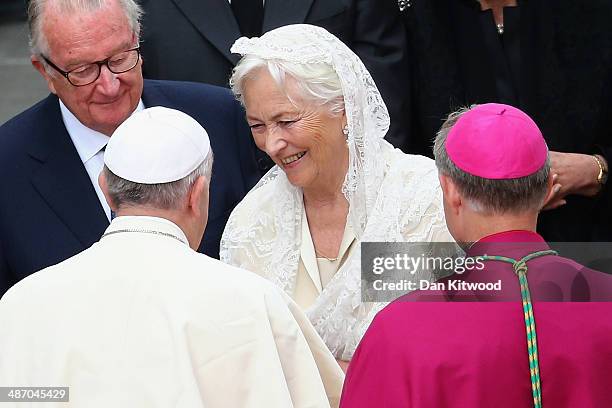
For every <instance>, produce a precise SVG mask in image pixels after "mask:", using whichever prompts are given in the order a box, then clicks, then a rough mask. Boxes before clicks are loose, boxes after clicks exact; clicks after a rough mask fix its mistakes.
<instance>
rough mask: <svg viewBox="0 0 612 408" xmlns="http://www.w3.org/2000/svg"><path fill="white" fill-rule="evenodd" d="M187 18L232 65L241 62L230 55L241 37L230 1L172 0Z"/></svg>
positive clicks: (236, 57) (237, 57)
mask: <svg viewBox="0 0 612 408" xmlns="http://www.w3.org/2000/svg"><path fill="white" fill-rule="evenodd" d="M172 1H174V3H175V4H176V6H177V7H178V8H179V9H180V10H181V11H182V12H183V13H184V14H185V17H186V18H187V19H188V20H189V21H190V22H191V24H193V25H194V26H195V27H196V28H197V29H198V31H199V32H200V33H201V34H202V35H203V36H204V37H205V38H206V39H207V40H208V41H210V42H211V43H212V44H213V45H214V46H215V48H217V49H218V50H219V51H220V52H221V53H222V54H223V55H224V56H225V57H226V58H227V59H228V60H229V61H230V62H232V64H236V63H237V62H238V60H239V58H240V57H239V56H238V55H234V54H232V53H230V47H231V46H232V44H233V43H234V41H235V40H236V39H237V38H238V37H240V29H239V28H238V23H236V19H235V18H234V14H233V13H232V9H231V8H230V5H229V2H228V0H209V1H208V2H203V1H197V0H172Z"/></svg>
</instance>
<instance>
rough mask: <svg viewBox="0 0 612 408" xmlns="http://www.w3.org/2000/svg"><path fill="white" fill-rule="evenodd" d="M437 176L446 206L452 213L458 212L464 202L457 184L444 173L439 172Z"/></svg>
mask: <svg viewBox="0 0 612 408" xmlns="http://www.w3.org/2000/svg"><path fill="white" fill-rule="evenodd" d="M438 178H439V179H440V187H442V195H443V197H444V202H445V203H446V206H447V207H448V209H449V210H451V211H452V212H453V213H455V214H458V213H459V210H460V208H461V207H462V206H463V204H464V203H463V198H462V197H461V193H460V192H459V189H458V188H457V185H456V184H455V183H454V182H453V180H451V178H450V177H448V176H447V175H445V174H442V173H439V174H438Z"/></svg>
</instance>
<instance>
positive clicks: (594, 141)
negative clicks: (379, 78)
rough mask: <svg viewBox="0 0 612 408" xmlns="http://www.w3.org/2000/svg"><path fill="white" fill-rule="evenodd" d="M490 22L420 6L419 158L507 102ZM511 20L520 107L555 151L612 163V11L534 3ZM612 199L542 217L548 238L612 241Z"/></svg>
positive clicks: (446, 0)
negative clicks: (442, 132) (439, 138)
mask: <svg viewBox="0 0 612 408" xmlns="http://www.w3.org/2000/svg"><path fill="white" fill-rule="evenodd" d="M481 15H482V12H481V11H480V6H479V5H478V2H475V1H471V0H429V1H415V2H413V5H412V7H409V8H407V9H406V10H405V11H404V17H405V22H406V27H407V32H408V38H409V41H408V42H409V46H410V49H411V52H412V55H413V57H414V58H413V59H412V60H411V65H412V68H411V72H412V74H413V78H412V81H411V83H412V86H413V89H412V95H413V98H414V99H413V103H412V108H413V114H412V119H413V120H412V132H411V135H412V136H414V137H411V142H412V150H414V151H419V152H421V153H425V154H428V155H431V154H432V150H431V146H432V145H433V143H432V140H433V138H434V137H435V134H436V132H437V130H438V129H439V128H440V125H441V124H442V122H443V120H444V118H445V117H446V116H447V115H448V114H449V113H450V112H452V111H454V110H456V109H457V108H459V107H461V106H469V105H471V104H474V103H487V102H501V101H500V96H499V95H498V93H497V88H496V78H495V75H494V72H495V66H496V65H495V64H496V62H497V61H499V58H496V56H497V55H496V54H493V55H492V54H491V53H490V52H489V50H488V49H487V46H486V44H485V40H486V39H487V35H489V36H490V35H493V36H497V34H496V33H493V32H486V31H485V30H484V29H483V26H482V24H480V21H479V20H480V17H481ZM505 16H506V17H505V18H504V19H505V22H506V24H510V23H513V22H514V23H515V24H516V27H518V30H515V31H514V34H512V33H508V32H506V33H505V34H504V36H506V37H504V40H506V39H508V40H509V38H507V35H509V34H510V35H516V36H518V37H519V38H518V39H517V43H518V44H519V47H518V50H517V51H518V55H519V56H520V59H519V60H520V64H519V67H518V72H513V74H514V76H515V78H516V79H517V81H516V84H517V87H518V93H519V100H518V102H517V103H515V105H516V106H517V107H518V108H520V109H522V110H523V111H525V112H526V113H528V114H529V116H531V117H532V118H533V119H534V120H535V122H536V123H537V124H538V126H539V127H540V129H541V130H542V133H543V135H544V138H545V139H546V142H547V144H548V147H549V148H550V149H551V150H556V151H560V152H571V153H585V154H593V153H602V154H603V155H604V156H605V157H606V159H607V160H608V162H609V163H612V143H611V142H610V140H611V135H612V131H611V129H612V74H611V72H612V31H610V29H609V20H610V17H611V16H612V3H610V2H609V1H608V0H593V1H589V2H572V1H569V0H563V1H552V2H551V1H546V0H524V1H519V7H518V9H514V8H510V9H507V10H506V12H505ZM510 17H513V18H512V19H511V18H510ZM493 30H494V28H493V19H492V17H491V31H493ZM495 40H497V38H495ZM505 44H507V43H505ZM610 190H611V189H610V183H608V186H607V187H606V188H605V189H604V191H603V193H602V194H601V195H599V196H598V197H595V198H587V197H582V196H569V197H568V200H567V201H568V203H567V205H565V206H563V207H560V208H558V209H555V210H551V211H544V212H542V213H541V216H540V222H539V232H540V233H541V234H542V235H543V236H544V237H545V238H546V239H547V240H548V241H611V240H612V225H611V223H610V214H611V211H610V203H611V199H612V194H611V191H610Z"/></svg>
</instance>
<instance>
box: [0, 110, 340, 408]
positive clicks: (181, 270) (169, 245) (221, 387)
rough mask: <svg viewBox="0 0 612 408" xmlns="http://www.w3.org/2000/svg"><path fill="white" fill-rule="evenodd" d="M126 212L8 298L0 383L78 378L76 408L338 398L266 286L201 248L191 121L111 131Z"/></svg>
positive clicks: (204, 156) (107, 184) (320, 359)
mask: <svg viewBox="0 0 612 408" xmlns="http://www.w3.org/2000/svg"><path fill="white" fill-rule="evenodd" d="M104 163H105V167H104V170H103V172H102V174H101V176H100V186H101V187H102V190H103V192H104V195H105V197H106V198H107V200H108V203H109V205H110V207H111V208H112V209H113V211H114V212H115V213H116V214H117V217H116V218H114V219H113V220H112V222H111V225H110V226H109V227H108V228H107V229H106V231H105V232H104V234H103V235H102V238H101V239H100V240H99V241H98V242H96V243H95V244H94V245H93V246H92V247H91V248H89V249H87V250H85V251H83V252H82V253H80V254H78V255H76V256H74V257H72V258H70V259H68V260H66V261H64V262H61V263H60V264H58V265H55V266H52V267H50V268H48V269H45V270H43V271H40V272H38V273H35V274H33V275H31V276H29V277H28V278H26V279H24V280H22V281H21V282H19V283H18V284H17V285H15V286H14V287H13V288H12V289H11V290H9V291H8V292H7V293H6V294H5V295H4V296H3V297H2V300H0V325H1V327H2V331H1V333H0V350H2V358H1V359H0V378H2V385H3V386H20V387H23V386H41V385H45V386H65V387H70V390H69V391H70V398H69V400H70V405H71V406H74V407H88V408H90V407H109V406H117V407H126V408H127V407H145V406H148V407H151V406H159V407H171V406H172V407H176V406H179V407H190V408H193V407H219V408H221V407H223V408H225V407H279V408H281V407H282V408H286V407H294V406H296V407H303V406H309V407H310V406H312V407H315V406H316V407H329V406H330V403H331V405H332V406H337V403H338V396H339V394H340V390H341V387H342V379H343V374H342V371H341V370H340V368H339V367H338V365H337V363H336V361H335V360H334V358H333V356H332V355H331V354H330V353H329V351H328V350H327V349H326V347H325V345H324V344H323V342H322V340H321V339H320V338H319V336H318V335H317V334H316V332H315V331H314V329H313V327H312V326H311V325H310V323H309V322H308V319H307V318H306V317H305V316H304V315H303V313H302V312H301V311H300V310H299V308H298V307H297V306H296V305H295V304H294V303H293V302H292V301H291V300H290V299H289V298H288V297H287V296H286V295H284V296H283V294H282V293H280V291H278V290H277V288H275V287H274V286H273V285H272V284H271V283H269V282H267V281H266V280H265V279H262V278H260V277H259V276H255V275H254V274H252V273H250V272H247V271H242V270H239V269H238V268H234V267H231V266H229V265H226V264H224V263H222V262H220V261H218V260H215V259H212V258H210V257H208V256H205V255H203V254H198V253H197V252H196V250H197V249H198V247H199V245H200V241H201V239H202V233H203V231H204V229H205V228H206V222H207V219H208V196H209V185H210V179H211V171H212V167H213V152H212V150H211V146H210V140H209V138H208V135H207V132H206V131H205V130H204V129H203V128H202V126H200V124H199V123H198V122H197V121H195V120H194V119H193V118H191V117H190V116H188V115H186V114H184V113H182V112H179V111H176V110H173V109H168V108H162V107H154V108H149V109H145V110H143V111H141V112H138V113H136V114H134V115H132V116H131V117H130V118H128V119H127V120H126V121H125V122H124V123H122V124H121V125H120V126H119V127H118V128H117V130H116V131H115V132H114V133H113V136H112V138H111V140H110V141H109V143H108V146H107V149H106V155H105V157H104Z"/></svg>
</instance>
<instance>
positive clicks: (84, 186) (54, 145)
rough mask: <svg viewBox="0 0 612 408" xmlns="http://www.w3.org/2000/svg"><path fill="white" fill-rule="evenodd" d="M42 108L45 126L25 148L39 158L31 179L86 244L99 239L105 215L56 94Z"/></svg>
mask: <svg viewBox="0 0 612 408" xmlns="http://www.w3.org/2000/svg"><path fill="white" fill-rule="evenodd" d="M42 109H44V110H45V111H46V112H45V113H44V114H43V116H44V117H46V118H48V121H47V124H48V127H46V128H45V130H44V133H41V134H40V136H39V137H38V143H36V144H34V145H33V146H32V147H31V149H30V151H29V153H30V155H31V156H32V157H33V158H34V159H36V160H37V161H40V162H41V165H40V168H39V169H38V171H36V172H34V173H33V174H32V176H31V181H32V184H33V185H34V188H35V189H36V190H37V191H38V193H39V194H40V196H41V197H42V199H43V200H44V201H45V202H46V203H47V205H49V207H51V208H52V209H53V211H54V212H55V214H57V216H58V218H59V219H60V220H61V221H62V223H63V224H64V225H66V227H68V229H69V230H70V231H72V233H73V234H74V235H75V236H76V237H77V239H78V240H79V241H80V242H81V243H82V244H83V245H84V246H85V247H88V246H90V245H91V244H92V243H94V242H96V241H97V240H98V239H100V236H101V235H102V234H103V233H104V230H105V229H106V227H107V226H108V219H107V218H106V214H105V213H104V210H103V208H102V205H100V201H99V200H98V196H97V195H96V192H95V190H94V188H93V186H92V185H91V181H90V179H89V176H88V175H87V171H86V170H85V166H83V163H82V162H81V159H80V157H79V155H78V153H77V151H76V148H75V147H74V144H73V143H72V140H71V139H70V136H69V135H68V131H67V130H66V128H65V126H64V122H63V121H62V116H61V113H60V108H59V102H58V100H57V97H56V96H55V95H51V96H49V97H48V98H47V100H46V102H45V105H44V107H43V108H42Z"/></svg>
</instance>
